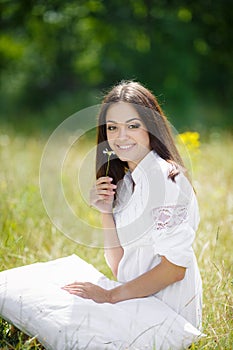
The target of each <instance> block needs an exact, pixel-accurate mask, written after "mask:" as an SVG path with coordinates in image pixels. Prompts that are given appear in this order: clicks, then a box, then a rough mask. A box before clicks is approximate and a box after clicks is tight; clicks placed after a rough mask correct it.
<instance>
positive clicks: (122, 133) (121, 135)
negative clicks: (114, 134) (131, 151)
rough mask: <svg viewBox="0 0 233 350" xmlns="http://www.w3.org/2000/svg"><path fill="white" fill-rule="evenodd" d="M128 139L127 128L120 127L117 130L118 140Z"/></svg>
mask: <svg viewBox="0 0 233 350" xmlns="http://www.w3.org/2000/svg"><path fill="white" fill-rule="evenodd" d="M127 137H128V133H127V128H126V127H125V126H122V127H120V128H119V133H118V138H119V139H125V138H127Z"/></svg>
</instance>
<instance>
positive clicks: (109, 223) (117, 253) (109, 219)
mask: <svg viewBox="0 0 233 350" xmlns="http://www.w3.org/2000/svg"><path fill="white" fill-rule="evenodd" d="M102 225H103V231H104V247H105V258H106V260H107V262H108V264H109V266H110V268H111V270H112V272H113V274H114V276H115V277H116V276H117V271H118V265H119V262H120V260H121V259H122V256H123V254H124V250H123V248H122V247H121V245H120V241H119V238H118V235H117V232H116V226H115V222H114V219H113V215H112V214H111V213H103V214H102Z"/></svg>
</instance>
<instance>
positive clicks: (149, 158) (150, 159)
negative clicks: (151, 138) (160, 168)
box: [131, 150, 159, 184]
mask: <svg viewBox="0 0 233 350" xmlns="http://www.w3.org/2000/svg"><path fill="white" fill-rule="evenodd" d="M158 157H159V155H158V154H157V153H156V152H155V151H154V150H152V151H150V152H149V153H148V154H147V155H146V156H145V157H144V158H143V159H142V160H141V161H140V162H139V163H138V165H137V166H136V168H135V169H134V170H133V171H132V172H131V176H132V179H133V181H134V183H135V184H137V183H138V182H139V181H140V179H141V178H142V177H143V174H144V175H145V173H147V172H148V171H150V169H152V167H154V166H155V162H156V160H157V159H158Z"/></svg>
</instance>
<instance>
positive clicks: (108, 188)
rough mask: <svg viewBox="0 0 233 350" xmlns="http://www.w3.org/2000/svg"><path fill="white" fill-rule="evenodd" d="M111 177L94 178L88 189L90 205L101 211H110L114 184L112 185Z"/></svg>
mask: <svg viewBox="0 0 233 350" xmlns="http://www.w3.org/2000/svg"><path fill="white" fill-rule="evenodd" d="M112 180H113V179H112V178H111V177H109V176H105V177H104V176H103V177H100V178H99V179H97V180H96V183H95V185H94V186H93V187H92V189H91V191H90V205H91V206H92V207H94V208H96V209H98V210H99V211H100V212H102V213H112V205H113V201H114V194H115V189H116V188H117V186H116V185H113V184H112V183H111V182H112Z"/></svg>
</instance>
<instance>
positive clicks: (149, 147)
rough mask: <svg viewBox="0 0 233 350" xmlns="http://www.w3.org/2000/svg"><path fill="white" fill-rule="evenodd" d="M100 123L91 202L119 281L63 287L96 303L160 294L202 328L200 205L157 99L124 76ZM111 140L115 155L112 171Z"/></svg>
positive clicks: (165, 300)
mask: <svg viewBox="0 0 233 350" xmlns="http://www.w3.org/2000/svg"><path fill="white" fill-rule="evenodd" d="M98 125H99V127H98V148H97V181H96V186H95V187H94V188H93V189H92V193H91V204H92V206H95V207H96V208H97V209H98V210H99V211H101V212H102V219H103V229H104V234H105V246H106V249H105V255H106V259H107V262H108V264H109V266H110V267H111V269H112V272H113V274H114V275H115V277H117V279H118V281H119V282H121V285H119V286H117V287H115V288H112V289H105V288H102V287H100V286H96V285H94V284H91V283H78V282H75V283H72V284H70V285H67V286H65V287H64V289H65V290H67V291H68V292H69V293H73V294H76V295H77V296H79V297H82V298H88V299H92V300H94V301H95V302H97V303H112V304H115V303H118V302H121V301H125V300H129V299H134V298H143V297H148V296H155V297H156V298H158V299H159V300H161V301H162V302H164V303H166V304H167V305H169V306H170V307H171V308H172V309H173V310H175V311H176V312H177V313H178V314H180V315H182V316H183V317H184V318H185V319H186V320H188V321H189V322H190V323H191V324H192V325H193V326H195V327H197V328H200V326H201V298H202V285H201V278H200V274H199V271H198V267H197V263H196V259H195V255H194V253H193V250H192V247H191V245H192V242H193V239H194V234H195V230H196V229H197V226H198V221H199V215H198V206H197V202H196V198H195V194H194V191H193V189H192V186H191V184H190V183H189V180H188V178H187V177H186V176H185V175H184V173H183V169H184V167H183V163H182V160H181V157H180V155H179V153H178V151H177V149H176V147H175V144H174V141H173V139H172V136H171V132H170V129H169V126H168V122H167V120H166V118H165V116H164V115H163V113H162V111H161V108H160V107H159V105H158V102H157V100H156V98H155V97H154V96H153V95H152V94H151V93H150V92H149V91H148V90H147V89H146V88H144V87H143V86H142V85H140V84H139V83H136V82H123V83H121V84H119V85H117V86H115V87H114V88H113V89H112V90H111V91H110V93H109V94H108V95H107V96H106V97H105V99H104V102H103V105H102V108H101V111H100V114H99V121H98ZM106 147H107V149H109V150H110V151H112V152H114V153H115V155H116V157H115V158H114V159H112V160H110V166H109V176H105V174H106V168H107V166H108V165H107V164H106V162H105V161H104V157H105V154H104V153H105V152H104V149H105V148H106Z"/></svg>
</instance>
